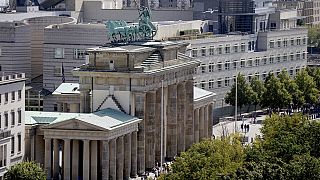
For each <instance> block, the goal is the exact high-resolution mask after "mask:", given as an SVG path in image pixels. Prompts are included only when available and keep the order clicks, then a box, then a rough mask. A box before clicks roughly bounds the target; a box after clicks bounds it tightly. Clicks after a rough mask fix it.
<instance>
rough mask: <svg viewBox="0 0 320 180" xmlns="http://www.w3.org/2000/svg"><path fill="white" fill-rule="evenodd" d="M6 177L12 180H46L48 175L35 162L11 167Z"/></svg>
mask: <svg viewBox="0 0 320 180" xmlns="http://www.w3.org/2000/svg"><path fill="white" fill-rule="evenodd" d="M5 177H6V179H10V180H45V179H46V174H45V172H44V170H43V169H41V167H40V166H39V165H37V164H36V163H35V162H21V163H18V164H15V165H14V166H11V167H10V169H9V170H8V172H7V173H6V175H5Z"/></svg>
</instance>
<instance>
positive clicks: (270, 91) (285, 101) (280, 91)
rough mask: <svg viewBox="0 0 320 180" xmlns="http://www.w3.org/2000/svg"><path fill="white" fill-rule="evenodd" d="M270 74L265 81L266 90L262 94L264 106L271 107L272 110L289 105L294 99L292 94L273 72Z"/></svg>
mask: <svg viewBox="0 0 320 180" xmlns="http://www.w3.org/2000/svg"><path fill="white" fill-rule="evenodd" d="M268 76H269V77H268V78H267V80H266V81H265V88H266V91H265V92H264V94H263V95H262V101H261V104H262V106H264V107H270V108H271V109H272V110H276V109H279V108H285V107H288V106H289V104H290V102H291V101H292V96H291V95H290V94H289V92H288V91H287V89H286V88H285V86H284V84H283V83H281V81H280V80H279V79H278V78H276V77H275V76H274V75H273V74H269V75H268Z"/></svg>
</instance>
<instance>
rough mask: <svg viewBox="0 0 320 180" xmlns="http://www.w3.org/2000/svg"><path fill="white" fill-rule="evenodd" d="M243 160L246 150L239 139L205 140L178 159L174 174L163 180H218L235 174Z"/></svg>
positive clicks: (173, 168)
mask: <svg viewBox="0 0 320 180" xmlns="http://www.w3.org/2000/svg"><path fill="white" fill-rule="evenodd" d="M243 160H244V149H243V148H242V145H241V142H240V141H239V139H238V138H237V137H228V138H225V139H222V140H204V141H201V142H200V143H198V144H195V145H193V146H192V147H191V148H190V149H189V150H188V151H187V152H183V153H182V154H181V156H180V157H178V158H176V161H175V162H174V163H173V164H172V172H171V173H169V174H167V175H165V176H163V177H162V179H175V180H179V179H203V180H206V179H218V178H220V177H223V176H225V175H227V174H229V173H235V172H236V170H237V169H238V168H239V167H241V166H242V163H243ZM160 179H161V178H160Z"/></svg>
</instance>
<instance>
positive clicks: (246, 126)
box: [244, 124, 248, 132]
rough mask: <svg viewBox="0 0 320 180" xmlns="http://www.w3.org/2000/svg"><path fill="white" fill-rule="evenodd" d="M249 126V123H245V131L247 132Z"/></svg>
mask: <svg viewBox="0 0 320 180" xmlns="http://www.w3.org/2000/svg"><path fill="white" fill-rule="evenodd" d="M247 128H248V125H247V124H245V125H244V132H247Z"/></svg>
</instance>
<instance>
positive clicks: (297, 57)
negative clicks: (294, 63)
mask: <svg viewBox="0 0 320 180" xmlns="http://www.w3.org/2000/svg"><path fill="white" fill-rule="evenodd" d="M296 59H297V60H300V52H298V53H297V54H296Z"/></svg>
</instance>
